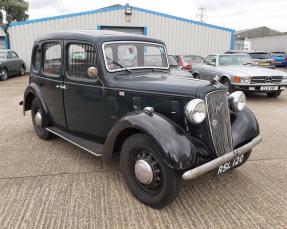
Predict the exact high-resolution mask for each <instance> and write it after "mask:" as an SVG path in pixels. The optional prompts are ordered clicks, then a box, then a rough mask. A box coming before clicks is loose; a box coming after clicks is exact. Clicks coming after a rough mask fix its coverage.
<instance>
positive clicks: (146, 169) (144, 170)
mask: <svg viewBox="0 0 287 229" xmlns="http://www.w3.org/2000/svg"><path fill="white" fill-rule="evenodd" d="M135 175H136V178H137V179H138V180H139V181H140V182H141V183H143V184H150V183H151V182H152V181H153V171H152V167H151V166H150V164H149V163H148V162H147V161H145V160H142V159H140V160H137V162H136V163H135Z"/></svg>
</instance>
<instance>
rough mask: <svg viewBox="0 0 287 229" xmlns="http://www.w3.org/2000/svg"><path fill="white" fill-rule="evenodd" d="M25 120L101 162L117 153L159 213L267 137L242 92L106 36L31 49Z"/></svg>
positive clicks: (135, 190)
mask: <svg viewBox="0 0 287 229" xmlns="http://www.w3.org/2000/svg"><path fill="white" fill-rule="evenodd" d="M31 63H32V64H31V70H30V72H31V73H30V81H29V85H28V87H27V89H26V91H25V94H24V101H23V102H22V103H21V104H22V105H23V111H24V114H25V112H26V111H28V110H31V115H32V122H33V126H34V129H35V132H36V134H37V135H38V136H39V137H40V138H42V139H45V140H47V139H49V138H51V137H52V136H53V135H57V136H59V137H61V138H63V139H65V140H67V141H69V142H71V143H73V144H75V145H76V146H78V147H80V148H82V149H84V150H86V151H88V152H90V153H92V154H93V155H95V156H102V157H103V158H104V159H105V160H109V159H111V158H112V157H113V156H115V155H120V167H121V171H122V174H123V177H124V180H125V182H126V184H127V186H128V188H129V189H130V190H131V192H132V194H133V195H134V196H135V197H136V198H137V199H138V200H140V201H141V202H143V203H144V204H147V205H149V206H151V207H154V208H161V207H164V206H166V205H167V204H168V203H170V202H171V201H172V200H174V199H175V198H176V196H177V194H178V191H179V188H180V183H181V179H182V178H183V179H186V180H188V179H193V178H196V177H198V176H199V175H202V174H204V173H207V172H209V171H214V170H217V173H218V174H223V173H225V172H227V171H229V170H231V169H233V168H236V167H238V166H240V165H242V164H243V163H244V162H245V161H246V160H247V159H248V157H249V155H250V152H251V150H252V148H253V147H254V146H256V145H257V144H258V143H259V142H260V141H261V140H262V137H261V136H260V134H259V127H258V123H257V121H256V118H255V116H254V115H253V113H252V112H251V111H250V110H249V109H248V108H247V107H245V102H246V100H245V95H244V94H243V93H242V92H235V93H233V94H230V95H229V96H228V94H227V91H226V88H225V87H224V86H223V85H222V84H220V83H217V82H216V81H215V80H211V81H205V80H198V79H193V78H192V77H190V76H187V77H185V76H173V75H172V74H171V72H170V68H169V63H168V60H167V52H166V47H165V45H164V43H163V42H162V41H160V40H157V39H152V38H148V37H145V36H139V35H130V34H124V33H116V32H108V31H105V32H103V31H78V32H61V33H54V34H48V35H45V36H42V37H40V38H38V39H37V40H36V41H35V43H34V47H33V51H32V61H31Z"/></svg>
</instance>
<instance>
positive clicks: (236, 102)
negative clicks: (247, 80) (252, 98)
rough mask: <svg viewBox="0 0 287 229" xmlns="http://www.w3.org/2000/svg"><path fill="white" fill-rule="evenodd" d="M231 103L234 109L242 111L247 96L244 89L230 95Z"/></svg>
mask: <svg viewBox="0 0 287 229" xmlns="http://www.w3.org/2000/svg"><path fill="white" fill-rule="evenodd" d="M228 101H229V105H230V108H231V110H232V111H235V112H239V111H242V110H243V109H244V108H245V106H246V97H245V94H244V93H243V92H242V91H236V92H233V93H232V94H230V95H229V96H228Z"/></svg>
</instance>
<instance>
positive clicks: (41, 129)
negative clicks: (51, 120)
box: [31, 98, 52, 140]
mask: <svg viewBox="0 0 287 229" xmlns="http://www.w3.org/2000/svg"><path fill="white" fill-rule="evenodd" d="M31 115H32V123H33V126H34V130H35V132H36V134H37V135H38V136H39V137H40V138H41V139H43V140H48V139H50V138H51V137H52V133H50V132H49V131H47V130H46V127H47V125H48V117H47V114H46V113H45V111H44V109H43V106H42V104H41V102H40V100H39V99H38V98H34V99H33V101H32V107H31Z"/></svg>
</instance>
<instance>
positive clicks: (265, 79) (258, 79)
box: [251, 76, 282, 83]
mask: <svg viewBox="0 0 287 229" xmlns="http://www.w3.org/2000/svg"><path fill="white" fill-rule="evenodd" d="M281 81H282V76H253V77H251V83H281Z"/></svg>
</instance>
